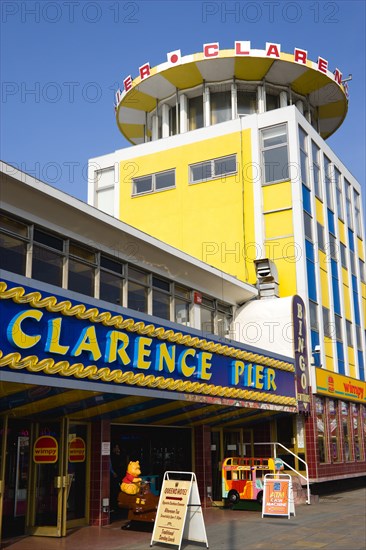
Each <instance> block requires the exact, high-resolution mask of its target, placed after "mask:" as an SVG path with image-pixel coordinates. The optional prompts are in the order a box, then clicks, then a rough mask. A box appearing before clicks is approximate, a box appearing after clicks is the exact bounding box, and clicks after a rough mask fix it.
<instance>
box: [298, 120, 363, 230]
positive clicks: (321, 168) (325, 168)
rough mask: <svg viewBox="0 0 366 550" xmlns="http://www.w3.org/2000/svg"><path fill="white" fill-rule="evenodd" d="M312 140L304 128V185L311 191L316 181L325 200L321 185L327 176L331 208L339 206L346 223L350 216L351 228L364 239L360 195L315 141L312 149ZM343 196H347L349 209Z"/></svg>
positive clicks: (317, 191) (318, 193)
mask: <svg viewBox="0 0 366 550" xmlns="http://www.w3.org/2000/svg"><path fill="white" fill-rule="evenodd" d="M309 140H310V138H309V136H308V135H307V133H306V132H305V131H304V130H303V128H301V126H300V127H299V143H300V167H301V179H302V183H303V184H304V185H305V186H306V187H307V188H309V189H310V188H311V179H312V180H313V185H314V192H315V195H316V197H318V198H319V199H320V200H323V191H322V184H321V183H322V173H323V180H324V186H325V194H326V204H327V208H328V209H330V210H331V211H332V212H334V211H335V204H336V205H337V215H338V218H339V219H340V220H341V221H344V220H345V213H346V217H347V224H348V227H349V228H350V229H355V230H356V233H357V235H358V236H359V237H361V238H362V220H361V197H360V194H359V193H358V192H357V191H356V189H354V188H353V187H352V185H351V183H350V182H349V181H348V180H347V179H346V178H345V177H344V176H343V175H342V174H341V172H340V171H339V170H338V168H337V167H336V166H335V165H334V163H332V162H331V160H330V159H329V158H328V157H327V156H326V155H322V154H321V150H320V148H319V147H318V145H317V144H316V143H315V142H314V141H313V140H310V143H311V145H309ZM311 174H312V178H311ZM334 195H335V200H334ZM343 195H345V205H344V202H343ZM352 203H353V204H352Z"/></svg>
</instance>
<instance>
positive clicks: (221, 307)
mask: <svg viewBox="0 0 366 550" xmlns="http://www.w3.org/2000/svg"><path fill="white" fill-rule="evenodd" d="M216 317H217V334H218V335H219V336H222V337H223V338H229V336H230V329H231V323H232V320H233V314H232V308H231V306H227V305H225V304H222V303H221V302H218V303H217V314H216Z"/></svg>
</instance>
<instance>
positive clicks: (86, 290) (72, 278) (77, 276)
mask: <svg viewBox="0 0 366 550" xmlns="http://www.w3.org/2000/svg"><path fill="white" fill-rule="evenodd" d="M95 267H96V257H95V252H93V251H92V250H90V249H87V248H84V247H82V246H79V245H78V244H76V243H73V242H71V243H70V245H69V284H68V288H69V289H70V290H74V291H75V292H80V294H87V295H88V296H94V281H95Z"/></svg>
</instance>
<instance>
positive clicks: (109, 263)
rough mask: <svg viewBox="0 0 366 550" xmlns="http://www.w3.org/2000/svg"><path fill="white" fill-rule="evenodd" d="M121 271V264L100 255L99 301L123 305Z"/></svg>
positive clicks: (122, 266)
mask: <svg viewBox="0 0 366 550" xmlns="http://www.w3.org/2000/svg"><path fill="white" fill-rule="evenodd" d="M123 270H124V265H123V264H122V263H121V262H118V261H116V260H115V259H112V258H110V257H108V256H104V255H103V254H102V255H101V258H100V286H99V297H100V299H101V300H105V301H106V302H111V303H112V304H118V305H123V294H122V293H123Z"/></svg>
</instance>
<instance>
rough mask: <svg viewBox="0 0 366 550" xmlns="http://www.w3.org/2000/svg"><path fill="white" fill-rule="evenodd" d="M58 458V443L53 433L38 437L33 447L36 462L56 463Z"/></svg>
mask: <svg viewBox="0 0 366 550" xmlns="http://www.w3.org/2000/svg"><path fill="white" fill-rule="evenodd" d="M57 460H58V443H57V441H56V439H55V438H54V437H52V436H51V435H41V437H38V438H37V440H36V442H35V444H34V448H33V461H34V462H35V463H36V464H54V463H55V462H57Z"/></svg>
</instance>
